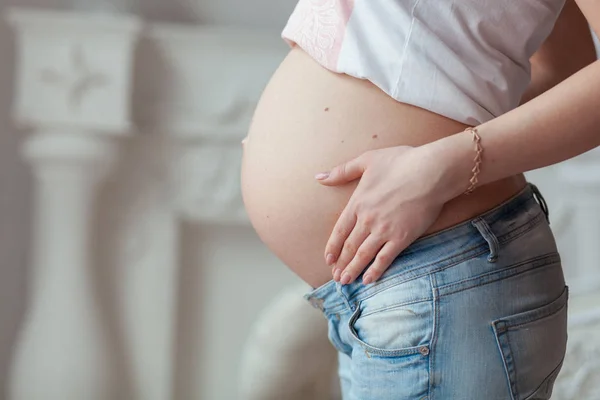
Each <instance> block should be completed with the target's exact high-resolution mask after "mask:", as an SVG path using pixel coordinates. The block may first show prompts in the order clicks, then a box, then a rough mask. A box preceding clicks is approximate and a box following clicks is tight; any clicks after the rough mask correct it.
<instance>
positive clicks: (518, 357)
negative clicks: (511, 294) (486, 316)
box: [492, 287, 568, 400]
mask: <svg viewBox="0 0 600 400" xmlns="http://www.w3.org/2000/svg"><path fill="white" fill-rule="evenodd" d="M567 300H568V288H567V287H565V289H564V291H563V292H562V294H561V295H560V296H559V297H558V298H557V299H556V300H554V301H552V302H551V303H549V304H547V305H545V306H542V307H539V308H536V309H534V310H531V311H526V312H523V313H519V314H516V315H512V316H509V317H505V318H501V319H499V320H496V321H494V322H493V323H492V325H493V328H494V333H495V335H496V341H497V342H498V348H499V349H500V353H501V355H502V359H503V361H504V368H505V371H506V375H507V379H508V385H509V387H510V391H511V399H512V400H526V399H532V398H535V399H540V400H541V399H549V398H550V394H551V393H552V386H553V384H554V379H556V376H557V375H558V371H559V370H560V365H561V363H562V361H563V358H564V356H565V352H566V346H567ZM541 388H543V392H544V393H546V394H544V395H543V397H540V396H541V395H540V396H538V395H536V394H539V393H540V391H541V390H540V389H541ZM532 396H533V397H532Z"/></svg>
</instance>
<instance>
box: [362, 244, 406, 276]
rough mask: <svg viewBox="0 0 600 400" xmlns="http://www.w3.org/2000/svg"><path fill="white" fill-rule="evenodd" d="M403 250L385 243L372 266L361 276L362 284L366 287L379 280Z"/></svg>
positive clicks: (400, 247)
mask: <svg viewBox="0 0 600 400" xmlns="http://www.w3.org/2000/svg"><path fill="white" fill-rule="evenodd" d="M403 249H404V246H402V245H399V244H397V243H394V242H387V243H386V244H385V245H383V247H382V248H381V250H379V253H377V256H376V257H375V260H374V261H373V264H371V266H370V267H369V269H367V271H366V272H365V274H364V275H363V283H364V284H365V285H368V284H369V283H372V282H375V281H376V280H377V279H379V278H381V275H383V273H384V272H385V271H386V270H387V269H388V268H389V266H390V265H391V264H392V262H393V261H394V260H395V259H396V257H398V254H400V252H401V251H402V250H403Z"/></svg>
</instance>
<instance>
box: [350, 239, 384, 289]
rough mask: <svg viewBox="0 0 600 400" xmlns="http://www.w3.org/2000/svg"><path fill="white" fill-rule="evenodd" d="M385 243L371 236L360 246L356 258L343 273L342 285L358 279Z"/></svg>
mask: <svg viewBox="0 0 600 400" xmlns="http://www.w3.org/2000/svg"><path fill="white" fill-rule="evenodd" d="M384 243H385V240H383V239H381V237H379V236H376V235H372V234H371V235H369V237H368V238H366V240H365V241H364V242H363V243H362V244H361V245H360V247H359V249H358V251H357V252H356V254H355V255H354V258H353V259H352V261H351V262H350V263H349V264H348V266H347V267H346V269H345V270H344V272H343V273H342V275H341V280H340V283H342V284H343V285H347V284H348V283H351V282H354V280H355V279H356V277H358V276H359V275H360V273H361V272H362V271H364V269H365V268H366V267H367V265H369V263H370V262H371V261H373V258H375V256H376V255H377V252H378V251H379V250H380V249H381V246H383V245H384Z"/></svg>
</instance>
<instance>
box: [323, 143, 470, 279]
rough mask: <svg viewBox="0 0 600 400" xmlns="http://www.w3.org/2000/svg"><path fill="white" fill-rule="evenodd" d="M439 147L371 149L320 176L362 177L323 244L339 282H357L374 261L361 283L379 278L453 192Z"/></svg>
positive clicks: (332, 182) (336, 179) (329, 180)
mask: <svg viewBox="0 0 600 400" xmlns="http://www.w3.org/2000/svg"><path fill="white" fill-rule="evenodd" d="M434 143H435V142H434ZM439 147H440V146H435V145H424V146H420V147H409V146H400V147H391V148H386V149H381V150H373V151H369V152H366V153H364V154H362V155H361V156H359V157H357V158H355V159H353V160H351V161H349V162H347V163H345V164H342V165H339V166H337V167H335V168H333V169H332V170H331V171H330V172H329V173H321V174H318V175H317V176H316V179H317V180H318V181H319V182H320V183H321V184H323V185H327V186H338V185H343V184H346V183H348V182H351V181H354V180H356V179H360V182H359V184H358V186H357V188H356V190H355V191H354V194H353V195H352V197H351V198H350V200H349V202H348V204H347V205H346V208H345V209H344V210H343V212H342V214H341V215H340V218H339V219H338V221H337V223H336V225H335V227H334V229H333V233H332V234H331V236H330V238H329V241H328V242H327V246H326V248H325V260H326V262H327V264H328V265H329V266H333V275H334V279H335V280H336V281H339V282H341V283H342V284H348V283H350V282H353V281H354V280H355V279H356V278H357V277H358V276H359V275H360V273H361V272H362V271H363V270H364V269H365V268H366V267H367V265H368V264H369V263H370V262H371V261H373V263H372V264H371V266H370V267H369V269H368V270H367V271H366V272H365V274H364V276H363V282H364V283H365V284H369V283H371V282H374V281H376V280H377V279H379V277H381V275H382V274H383V273H384V272H385V270H386V269H387V268H388V267H389V266H390V264H391V262H392V261H393V260H394V259H395V258H396V257H397V256H398V254H400V252H402V251H403V250H404V249H406V248H407V247H408V246H409V245H410V244H411V243H412V242H413V241H415V240H416V239H417V238H419V237H420V236H421V235H423V233H425V232H426V230H427V229H428V228H429V227H431V225H432V224H433V223H434V222H435V220H436V219H437V217H438V216H439V214H440V211H441V210H442V206H443V205H444V203H446V202H447V201H448V200H450V199H451V198H452V197H454V196H455V194H453V195H450V193H451V192H452V190H449V188H448V179H447V178H448V176H449V175H451V174H450V170H451V168H449V167H450V165H449V162H451V160H449V159H447V157H445V156H443V155H442V154H443V153H444V152H440V151H439ZM467 173H468V171H467ZM466 180H468V178H466ZM466 180H465V181H466Z"/></svg>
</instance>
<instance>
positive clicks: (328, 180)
mask: <svg viewBox="0 0 600 400" xmlns="http://www.w3.org/2000/svg"><path fill="white" fill-rule="evenodd" d="M366 167H367V165H366V156H365V155H364V154H363V155H361V156H359V157H356V158H355V159H353V160H350V161H348V162H346V163H343V164H340V165H338V166H337V167H334V168H333V169H332V170H331V171H329V172H322V173H320V174H317V175H316V176H315V179H317V180H318V181H319V183H321V184H323V185H326V186H337V185H343V184H345V183H348V182H352V181H354V180H356V179H358V178H360V177H361V176H362V175H363V173H364V172H365V169H366Z"/></svg>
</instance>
